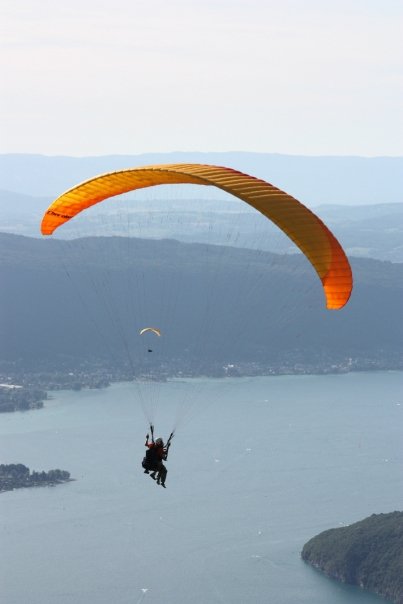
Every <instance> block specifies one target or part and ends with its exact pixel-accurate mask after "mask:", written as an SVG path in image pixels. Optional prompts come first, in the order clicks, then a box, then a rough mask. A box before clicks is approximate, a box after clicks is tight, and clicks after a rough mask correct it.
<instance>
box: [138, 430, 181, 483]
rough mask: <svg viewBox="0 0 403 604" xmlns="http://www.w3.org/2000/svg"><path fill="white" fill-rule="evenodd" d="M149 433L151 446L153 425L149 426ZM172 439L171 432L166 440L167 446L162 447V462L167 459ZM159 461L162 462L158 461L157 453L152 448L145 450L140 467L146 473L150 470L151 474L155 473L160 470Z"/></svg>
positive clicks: (172, 434) (172, 433)
mask: <svg viewBox="0 0 403 604" xmlns="http://www.w3.org/2000/svg"><path fill="white" fill-rule="evenodd" d="M150 432H151V442H152V443H153V445H155V441H154V426H153V424H150ZM173 437H174V432H171V434H170V435H169V438H168V440H167V444H166V445H165V447H164V457H163V459H164V461H165V460H166V459H168V452H169V447H170V446H171V441H172V439H173ZM147 440H148V434H147ZM161 461H162V460H161V459H159V458H158V456H157V451H156V448H155V446H154V447H151V448H149V449H147V451H146V454H145V457H144V458H143V461H142V463H141V465H142V466H143V468H144V469H145V470H147V471H150V470H151V471H152V472H157V471H158V470H159V468H160V464H161Z"/></svg>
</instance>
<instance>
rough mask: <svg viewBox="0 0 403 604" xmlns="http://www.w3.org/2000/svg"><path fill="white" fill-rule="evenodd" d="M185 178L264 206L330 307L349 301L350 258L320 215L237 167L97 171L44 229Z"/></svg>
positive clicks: (49, 214) (53, 208)
mask: <svg viewBox="0 0 403 604" xmlns="http://www.w3.org/2000/svg"><path fill="white" fill-rule="evenodd" d="M182 183H187V184H196V185H212V186H215V187H218V188H220V189H222V190H224V191H226V192H227V193H230V194H232V195H234V196H236V197H239V198H240V199H242V200H243V201H245V202H246V203H248V204H249V205H251V206H252V207H254V208H255V209H256V210H258V211H259V212H261V213H262V214H263V215H264V216H266V217H267V218H269V219H270V220H271V221H273V222H274V223H275V224H276V225H277V226H278V227H279V228H280V229H281V230H282V231H283V232H284V233H285V234H286V235H288V237H289V238H290V239H291V240H292V241H294V243H295V244H296V245H297V246H298V247H299V248H300V250H301V251H302V252H303V253H304V254H305V256H306V257H307V258H308V260H309V261H310V263H311V264H312V266H313V268H314V269H315V270H316V272H317V274H318V276H319V278H320V280H321V282H322V286H323V290H324V294H325V297H326V305H327V308H329V309H339V308H342V307H343V306H344V305H345V304H346V303H347V301H348V300H349V298H350V295H351V290H352V286H353V280H352V273H351V268H350V264H349V262H348V260H347V257H346V255H345V253H344V251H343V249H342V247H341V245H340V244H339V242H338V241H337V239H336V238H335V237H334V235H333V234H332V233H331V232H330V230H329V229H328V228H327V227H326V226H325V224H324V223H323V222H322V221H321V220H320V218H318V217H317V216H316V215H315V214H314V213H313V212H311V211H310V210H309V209H308V208H306V207H305V206H304V205H303V204H302V203H300V202H299V201H297V200H296V199H295V198H294V197H292V196H291V195H288V193H285V192H284V191H281V190H280V189H277V188H276V187H274V186H273V185H271V184H269V183H267V182H265V181H264V180H260V179H258V178H254V177H253V176H248V175H247V174H243V173H242V172H238V171H236V170H232V169H231V168H224V167H220V166H209V165H202V164H165V165H154V166H145V167H141V168H133V169H127V170H121V171H118V172H110V173H108V174H104V175H101V176H97V177H95V178H92V179H90V180H88V181H86V182H83V183H81V184H79V185H77V186H76V187H74V188H73V189H70V190H69V191H67V192H66V193H64V194H63V195H61V196H60V197H59V198H58V199H56V200H55V201H54V202H53V203H52V204H51V205H50V206H49V208H48V210H47V211H46V213H45V215H44V217H43V220H42V227H41V230H42V234H43V235H51V234H52V233H53V232H54V231H55V230H56V229H57V228H58V227H59V226H61V225H62V224H64V223H65V222H67V221H68V220H70V219H71V218H73V217H74V216H76V215H77V214H79V213H80V212H81V211H82V210H85V209H87V208H89V207H91V206H93V205H94V204H96V203H98V202H100V201H103V200H104V199H107V198H108V197H113V196H114V195H120V194H122V193H127V192H128V191H132V190H135V189H143V188H145V187H152V186H155V185H163V184H182ZM157 335H160V334H157Z"/></svg>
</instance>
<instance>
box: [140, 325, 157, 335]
mask: <svg viewBox="0 0 403 604" xmlns="http://www.w3.org/2000/svg"><path fill="white" fill-rule="evenodd" d="M148 331H151V333H155V335H156V336H159V337H160V336H161V330H160V329H158V327H144V328H143V329H140V331H139V335H140V336H142V335H143V334H144V333H147V332H148Z"/></svg>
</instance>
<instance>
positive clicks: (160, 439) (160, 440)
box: [155, 438, 164, 447]
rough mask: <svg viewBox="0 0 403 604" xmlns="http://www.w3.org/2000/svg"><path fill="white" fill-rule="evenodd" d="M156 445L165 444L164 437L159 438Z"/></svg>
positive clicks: (161, 445)
mask: <svg viewBox="0 0 403 604" xmlns="http://www.w3.org/2000/svg"><path fill="white" fill-rule="evenodd" d="M155 444H156V445H159V446H160V447H163V446H164V441H163V440H162V438H157V440H156V441H155Z"/></svg>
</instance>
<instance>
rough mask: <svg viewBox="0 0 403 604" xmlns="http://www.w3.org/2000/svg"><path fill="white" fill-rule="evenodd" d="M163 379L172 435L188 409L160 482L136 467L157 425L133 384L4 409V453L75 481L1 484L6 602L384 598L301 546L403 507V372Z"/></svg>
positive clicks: (346, 601)
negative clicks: (331, 573)
mask: <svg viewBox="0 0 403 604" xmlns="http://www.w3.org/2000/svg"><path fill="white" fill-rule="evenodd" d="M153 388H154V389H155V392H154V393H153V397H154V398H155V400H154V398H153V400H154V403H155V404H154V403H153V406H155V411H156V417H155V419H156V421H157V430H158V429H161V430H162V432H163V433H162V436H165V437H166V436H167V435H168V434H169V431H170V429H171V428H172V418H173V417H178V418H179V419H181V418H182V417H183V412H184V407H186V408H187V405H188V404H189V406H190V414H189V417H188V421H187V423H186V422H182V424H181V423H180V422H179V426H178V430H177V434H176V436H175V439H174V441H173V446H172V449H171V452H170V457H169V460H168V462H167V465H168V469H169V473H168V480H167V487H168V488H167V489H166V490H163V489H162V488H160V487H158V486H157V485H156V484H155V483H154V482H153V481H152V480H151V479H150V478H149V477H148V476H146V475H144V474H143V472H142V470H141V468H140V462H141V458H142V456H143V453H144V447H143V444H144V443H143V440H144V434H145V432H146V428H147V423H146V420H145V417H144V415H143V412H142V409H141V405H140V404H139V400H138V397H139V390H138V389H137V388H136V387H135V386H133V384H116V385H113V386H112V387H111V388H108V389H106V390H102V391H83V392H57V393H54V395H53V396H54V399H53V400H51V401H48V403H47V405H46V408H45V409H43V410H37V411H30V412H26V413H14V414H3V415H0V434H1V445H0V461H1V462H2V463H24V464H26V465H28V466H29V467H30V468H31V469H36V470H42V469H45V470H47V469H50V468H55V467H57V468H61V469H65V470H68V471H70V472H71V474H72V476H73V477H74V478H75V479H76V480H75V481H74V482H70V483H67V484H64V485H59V486H57V487H54V488H37V489H20V490H17V491H14V492H8V493H3V494H0V527H1V534H0V539H1V549H0V551H1V557H0V579H1V601H2V602H4V603H5V604H67V603H69V604H71V603H74V604H110V603H112V602H114V603H116V604H139V603H141V602H144V603H145V604H153V603H157V602H158V603H160V602H168V603H175V604H188V603H189V602H192V603H196V604H198V603H200V604H206V603H207V604H210V603H212V604H213V603H231V604H238V603H239V604H245V603H257V604H260V603H262V604H263V603H273V604H296V603H298V604H299V603H302V604H308V603H309V604H323V603H326V604H342V603H343V604H353V603H354V604H358V603H360V604H364V603H368V604H369V603H373V604H375V603H376V602H380V601H382V600H380V599H379V598H377V597H376V596H373V595H370V594H367V593H365V592H363V591H362V590H360V589H358V588H352V587H348V586H344V585H340V584H338V583H336V582H334V581H331V580H329V579H327V578H325V577H323V576H322V575H321V574H320V573H318V572H317V571H314V570H313V569H311V568H310V567H309V566H307V565H306V564H304V563H303V562H302V561H301V559H300V551H301V549H302V546H303V544H304V543H305V542H306V541H307V540H308V539H309V538H311V537H312V536H313V535H316V534H317V533H319V532H321V531H323V530H325V529H328V528H331V527H337V526H342V525H345V524H349V523H352V522H355V521H357V520H361V519H363V518H365V517H366V516H368V515H370V514H372V513H380V512H390V511H393V510H397V509H400V510H401V509H402V500H403V480H402V476H403V472H402V469H403V444H402V443H403V438H402V436H403V422H402V420H403V415H402V414H403V373H399V372H382V373H357V374H348V375H339V376H298V377H297V376H293V377H292V376H284V377H265V378H253V379H246V378H241V379H236V378H235V379H228V380H188V381H183V382H179V381H177V382H171V383H167V384H161V385H158V386H153ZM147 396H148V395H147ZM178 400H179V401H183V402H184V404H183V405H180V406H179V407H180V408H179V410H178V408H177V401H178Z"/></svg>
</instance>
